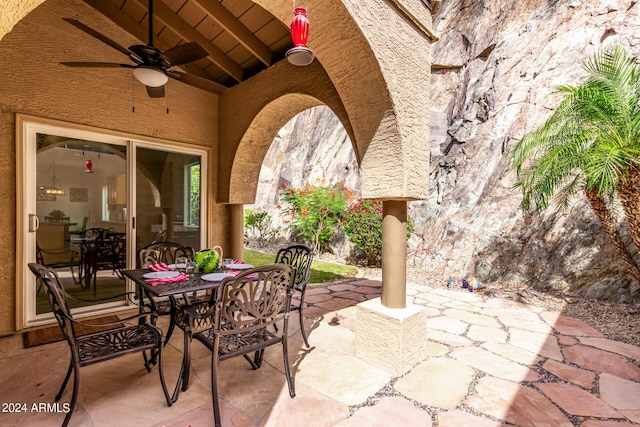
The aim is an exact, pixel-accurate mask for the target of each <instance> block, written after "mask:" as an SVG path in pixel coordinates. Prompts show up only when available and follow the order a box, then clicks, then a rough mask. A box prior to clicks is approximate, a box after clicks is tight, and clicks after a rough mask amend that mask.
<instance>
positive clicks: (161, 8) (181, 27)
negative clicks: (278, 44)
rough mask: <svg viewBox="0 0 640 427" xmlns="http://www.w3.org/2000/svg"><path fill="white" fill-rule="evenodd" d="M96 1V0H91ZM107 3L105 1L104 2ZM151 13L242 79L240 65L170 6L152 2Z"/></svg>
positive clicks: (239, 80) (144, 3) (232, 75)
mask: <svg viewBox="0 0 640 427" xmlns="http://www.w3.org/2000/svg"><path fill="white" fill-rule="evenodd" d="M85 1H86V0H85ZM91 1H96V0H91ZM137 1H138V3H141V4H143V5H146V3H147V0H137ZM105 3H107V2H105ZM153 14H154V16H155V18H157V19H160V20H161V21H162V22H164V24H165V25H166V26H167V27H169V28H171V29H172V30H173V31H175V32H176V33H177V34H179V35H180V36H181V37H182V38H183V39H185V40H188V41H195V42H198V44H200V46H202V47H203V48H205V49H206V50H207V52H209V56H208V57H207V58H209V60H210V61H211V62H213V63H214V64H216V65H217V66H218V67H220V68H221V69H222V70H223V71H224V72H225V73H227V74H229V75H230V76H231V77H233V78H234V79H235V80H236V81H238V82H241V81H242V80H243V73H244V72H243V70H242V67H241V66H240V65H239V64H237V63H236V62H235V61H233V60H232V59H231V58H229V57H228V56H227V55H226V54H225V53H224V52H223V51H221V50H220V49H219V48H217V47H216V46H215V45H213V44H212V43H211V42H210V41H209V40H207V38H206V37H204V36H203V35H202V34H200V33H199V32H198V31H196V30H195V29H194V28H193V27H192V26H191V25H189V24H188V23H187V22H186V21H185V20H184V19H182V18H180V17H179V16H178V15H177V14H176V13H175V12H174V11H173V10H171V8H169V7H168V6H167V5H165V4H164V3H163V2H161V1H156V2H154V4H153Z"/></svg>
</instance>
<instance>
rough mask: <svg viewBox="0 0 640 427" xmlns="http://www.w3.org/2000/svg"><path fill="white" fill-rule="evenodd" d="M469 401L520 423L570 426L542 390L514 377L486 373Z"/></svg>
mask: <svg viewBox="0 0 640 427" xmlns="http://www.w3.org/2000/svg"><path fill="white" fill-rule="evenodd" d="M476 391H477V394H475V395H471V396H469V397H468V399H467V405H468V406H469V407H471V408H473V409H475V410H476V411H478V412H481V413H483V414H487V415H490V416H492V417H494V418H497V419H499V420H504V421H507V422H510V423H513V424H516V425H518V426H553V427H571V426H572V423H571V421H570V420H569V419H568V418H567V417H566V416H565V415H564V414H563V413H562V412H560V410H559V409H558V408H557V407H556V406H555V405H553V404H552V403H551V402H550V401H549V400H548V399H547V398H546V397H545V396H543V395H542V394H541V393H539V392H537V391H535V390H532V389H530V388H528V387H524V386H522V385H520V384H518V383H514V382H513V381H508V380H502V379H499V378H493V377H489V376H487V377H483V378H480V380H479V381H478V385H477V386H476Z"/></svg>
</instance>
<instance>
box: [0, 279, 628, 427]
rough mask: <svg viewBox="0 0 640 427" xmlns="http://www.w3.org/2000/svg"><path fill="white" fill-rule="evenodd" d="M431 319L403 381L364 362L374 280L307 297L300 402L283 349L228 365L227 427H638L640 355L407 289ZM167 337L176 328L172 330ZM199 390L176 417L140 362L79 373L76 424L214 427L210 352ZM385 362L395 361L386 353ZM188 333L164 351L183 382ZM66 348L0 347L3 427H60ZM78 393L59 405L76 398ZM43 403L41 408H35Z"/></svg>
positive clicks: (544, 317)
mask: <svg viewBox="0 0 640 427" xmlns="http://www.w3.org/2000/svg"><path fill="white" fill-rule="evenodd" d="M407 289H408V293H409V295H410V300H412V301H413V303H415V304H418V305H421V306H424V309H425V310H426V311H427V315H428V321H427V335H426V336H425V337H424V342H417V343H416V345H425V346H426V348H427V353H428V357H427V358H426V359H425V360H424V361H422V362H420V363H418V364H416V365H415V366H414V367H413V368H412V369H411V370H410V371H409V372H407V373H406V374H404V375H401V376H399V377H396V376H394V375H393V374H392V373H389V372H386V371H384V370H382V369H380V368H377V367H375V366H371V365H369V364H367V363H365V362H363V361H361V360H359V359H358V358H357V357H356V349H355V343H356V340H355V334H356V331H355V325H356V321H355V313H356V308H355V305H356V304H357V303H358V302H361V301H364V300H367V299H371V298H377V297H379V296H380V290H381V283H380V280H376V279H346V280H342V281H336V282H330V283H325V284H321V285H320V284H319V285H311V286H310V288H309V289H308V294H307V303H308V304H309V306H308V308H307V310H306V314H307V316H308V319H307V321H306V326H307V328H308V330H309V331H310V334H309V340H310V343H311V348H310V349H307V348H305V346H304V344H303V342H302V340H301V335H300V332H299V328H298V322H297V320H295V319H296V318H295V317H292V319H293V320H292V321H291V322H290V325H291V329H290V336H291V338H290V340H289V344H290V346H289V347H290V348H289V360H290V362H291V364H292V369H293V373H294V376H295V385H296V397H295V399H291V398H290V397H289V394H288V390H287V386H286V381H285V376H284V374H283V373H282V372H283V367H282V356H281V353H280V349H281V347H272V348H271V349H269V350H268V351H267V353H266V355H265V364H263V366H262V367H261V368H260V369H258V370H255V371H252V370H251V369H250V367H249V365H248V364H247V363H246V362H245V361H244V360H243V359H242V358H236V359H231V360H228V361H225V362H222V363H221V374H220V375H221V377H220V379H219V390H220V394H221V406H222V408H221V414H222V422H223V425H224V426H234V427H241V426H246V427H254V426H255V427H257V426H274V427H283V426H304V427H316V426H317V427H321V426H327V427H329V426H340V427H360V426H366V427H376V426H380V427H390V426H398V427H402V426H421V427H429V426H479V427H483V426H506V425H517V426H552V427H560V426H581V427H627V426H630V425H640V347H636V346H633V345H629V344H625V343H621V342H616V341H612V340H609V339H606V338H604V337H603V335H602V334H601V333H600V332H599V331H597V330H595V329H593V328H592V327H590V326H589V325H587V324H586V323H585V322H583V321H581V320H578V319H575V318H570V317H566V316H564V315H563V314H562V313H552V312H546V311H544V310H543V309H541V308H536V307H529V306H525V305H523V304H520V303H516V302H513V301H510V300H504V299H497V298H487V297H485V296H484V295H483V294H482V292H474V293H469V292H466V291H464V292H463V291H461V290H454V289H442V288H431V287H429V286H421V285H415V284H408V287H407ZM159 324H160V327H166V320H165V319H161V321H160V322H159ZM193 349H194V354H193V359H192V360H193V370H192V380H191V382H192V383H191V386H190V388H189V389H188V390H187V391H186V392H183V393H182V394H181V395H180V398H179V400H178V401H177V402H176V403H175V404H174V405H173V406H172V407H168V406H167V404H166V402H165V400H164V396H163V394H162V391H161V388H160V384H159V380H158V373H157V367H156V368H154V370H153V371H152V372H151V373H147V372H146V370H145V369H144V367H143V364H142V358H141V357H140V355H131V356H127V357H124V358H121V359H120V360H113V361H110V362H107V363H102V364H98V365H92V366H88V367H85V368H82V369H81V374H80V375H81V376H80V393H79V398H78V404H77V406H76V411H75V413H74V415H73V417H72V418H71V423H70V425H71V426H96V427H102V426H119V427H122V426H167V427H169V426H191V427H198V426H212V425H213V416H212V404H211V394H210V393H211V388H210V379H209V378H210V377H209V375H210V353H208V352H207V351H206V349H205V348H204V347H203V346H202V345H200V344H199V343H197V342H194V344H193ZM381 351H384V349H381ZM181 357H182V334H181V332H180V331H179V330H177V331H176V332H174V335H173V337H172V338H171V340H170V342H169V344H168V345H167V347H166V351H165V352H164V367H165V370H166V375H167V378H168V381H169V382H172V381H174V380H175V378H177V372H178V368H179V364H180V360H181ZM68 358H69V353H68V347H67V345H66V343H64V342H57V343H53V344H46V345H41V346H37V347H32V348H28V349H24V348H22V337H21V336H20V335H14V336H9V337H3V338H0V384H2V386H1V388H0V404H2V407H1V408H0V426H39V427H40V426H57V425H60V424H61V422H62V420H63V418H64V413H61V412H56V411H55V409H56V407H55V406H53V405H49V406H48V407H47V406H46V405H45V406H39V404H40V403H53V396H54V395H55V393H56V392H57V389H58V387H59V385H60V383H61V381H62V378H63V376H64V374H65V372H66V367H67V363H68ZM70 394H71V387H70V386H68V387H67V391H66V393H65V395H64V396H63V398H62V400H61V403H63V402H68V401H69V399H70ZM34 404H35V405H34Z"/></svg>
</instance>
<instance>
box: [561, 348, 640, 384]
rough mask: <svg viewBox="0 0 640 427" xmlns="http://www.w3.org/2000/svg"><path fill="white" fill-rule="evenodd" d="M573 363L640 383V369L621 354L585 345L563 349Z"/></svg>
mask: <svg viewBox="0 0 640 427" xmlns="http://www.w3.org/2000/svg"><path fill="white" fill-rule="evenodd" d="M562 353H563V354H564V356H565V357H566V358H567V360H569V361H570V362H572V363H575V364H576V365H580V366H583V367H585V368H587V369H590V370H592V371H599V372H606V373H608V374H612V375H616V376H618V377H620V378H624V379H627V380H636V381H640V367H638V366H636V365H634V364H633V363H631V362H630V361H628V360H627V359H626V358H625V357H623V356H620V355H619V354H615V353H611V352H608V351H604V350H600V349H597V348H593V347H588V346H585V345H572V346H570V347H565V348H563V349H562Z"/></svg>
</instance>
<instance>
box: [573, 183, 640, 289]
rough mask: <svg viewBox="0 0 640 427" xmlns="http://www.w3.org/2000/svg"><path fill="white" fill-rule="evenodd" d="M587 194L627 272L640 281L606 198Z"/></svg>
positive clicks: (587, 191) (592, 193)
mask: <svg viewBox="0 0 640 427" xmlns="http://www.w3.org/2000/svg"><path fill="white" fill-rule="evenodd" d="M585 194H586V196H587V199H588V200H589V205H590V206H591V209H593V211H594V212H595V214H596V216H597V217H598V219H599V220H600V223H602V228H603V229H604V231H605V233H607V235H608V236H609V237H610V238H611V241H612V242H613V245H614V246H615V248H616V250H617V251H618V254H619V255H620V257H621V258H622V261H623V262H624V264H625V266H626V267H627V270H629V273H631V275H632V276H633V277H634V278H635V279H636V280H638V281H640V268H638V265H637V264H636V262H635V261H634V260H633V257H632V256H631V254H630V253H629V251H628V250H627V247H626V246H625V244H624V242H623V241H622V237H621V236H620V232H619V231H618V228H617V227H616V224H615V222H614V221H613V217H612V216H611V212H610V211H609V209H608V208H607V204H606V203H605V201H604V198H603V197H602V196H600V195H598V194H597V193H596V191H595V190H585Z"/></svg>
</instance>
